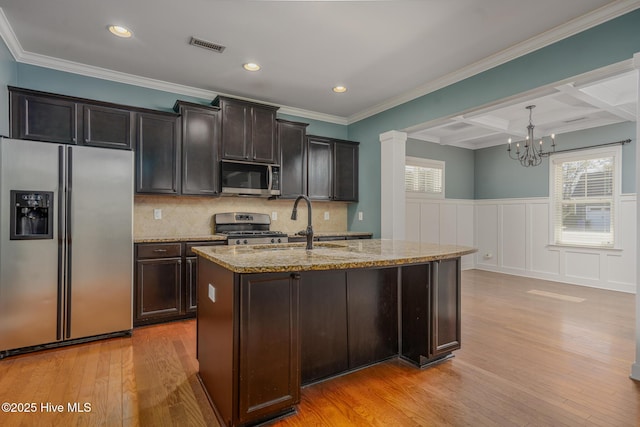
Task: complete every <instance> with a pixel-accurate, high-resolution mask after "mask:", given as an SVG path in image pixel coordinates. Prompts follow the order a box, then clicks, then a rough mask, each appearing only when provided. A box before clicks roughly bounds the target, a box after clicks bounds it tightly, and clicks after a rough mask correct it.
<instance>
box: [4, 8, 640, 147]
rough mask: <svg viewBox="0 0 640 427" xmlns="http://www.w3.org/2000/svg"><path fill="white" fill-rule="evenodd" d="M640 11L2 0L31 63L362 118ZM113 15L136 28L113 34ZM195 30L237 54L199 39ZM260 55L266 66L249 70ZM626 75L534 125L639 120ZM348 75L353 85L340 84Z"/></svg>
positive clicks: (447, 138) (476, 129) (463, 132)
mask: <svg viewBox="0 0 640 427" xmlns="http://www.w3.org/2000/svg"><path fill="white" fill-rule="evenodd" d="M638 7H640V1H638V0H617V1H611V0H562V1H557V0H535V1H532V0H425V1H418V0H414V1H409V0H405V1H244V0H226V1H220V0H134V1H132V0H104V1H99V0H55V1H51V0H0V8H1V11H0V12H3V13H4V16H3V14H2V13H0V34H1V35H2V37H3V39H4V40H5V42H6V44H7V45H8V46H9V49H10V50H11V52H12V53H13V55H14V56H15V57H16V59H17V60H18V61H20V62H24V63H30V64H35V65H43V66H47V67H50V68H55V69H62V70H65V71H71V72H77V73H81V74H86V75H93V76H98V77H102V78H108V79H112V80H117V81H124V82H135V83H136V84H140V85H143V86H148V87H154V88H162V89H166V90H169V91H173V92H176V93H183V94H191V95H195V96H202V97H205V98H207V97H209V96H210V97H213V96H215V94H218V93H221V94H226V95H231V96H237V97H245V98H250V99H256V100H260V101H262V102H267V103H273V104H276V105H280V106H283V110H284V111H285V112H291V113H295V112H298V113H299V115H301V116H303V117H313V115H314V114H316V115H317V117H318V118H321V117H324V118H326V119H328V120H329V121H335V122H337V123H350V122H353V121H355V120H358V119H360V118H363V117H366V116H368V115H371V114H373V113H375V112H379V111H382V110H383V109H385V108H389V107H391V106H393V105H397V104H399V103H402V102H405V101H407V100H409V99H412V98H415V97H417V96H420V95H422V94H425V93H428V92H429V91H432V90H434V89H437V88H439V87H442V86H444V85H447V84H450V83H453V82H454V81H457V80H460V79H462V78H465V77H468V76H470V75H472V74H474V73H477V72H480V71H483V70H486V69H488V68H490V67H493V66H495V65H498V64H500V63H502V62H505V61H508V60H510V59H512V58H514V57H516V56H520V55H523V54H525V53H527V52H530V51H532V50H535V49H537V48H540V47H542V46H544V45H547V44H549V43H552V42H554V41H556V40H559V39H561V38H563V37H567V36H569V35H571V34H574V33H577V32H579V31H582V30H584V29H586V28H589V27H591V26H594V25H597V24H599V23H601V22H604V21H606V20H609V19H612V18H613V17H615V16H619V15H621V14H624V13H627V12H629V11H631V10H634V9H637V8H638ZM110 24H119V25H125V26H127V27H129V28H130V29H131V30H132V31H133V33H134V37H133V38H131V39H127V40H125V39H119V38H116V37H114V36H112V35H111V34H109V32H108V31H107V29H106V28H107V26H108V25H110ZM191 36H195V37H198V38H201V39H204V40H207V41H211V42H214V43H218V44H221V45H224V46H226V50H225V51H224V52H223V53H221V54H220V53H214V52H210V51H207V50H205V49H202V48H198V47H195V46H191V45H189V40H190V38H191ZM248 61H252V62H258V63H259V64H260V65H261V66H262V70H260V71H258V72H256V73H248V72H246V71H244V70H243V69H242V68H241V65H242V64H243V63H245V62H248ZM629 80H631V79H629ZM626 83H627V80H626V79H623V81H621V82H610V83H606V84H605V83H603V84H601V85H596V86H594V87H591V88H577V90H578V92H580V93H579V94H577V95H578V96H577V97H575V95H572V94H571V92H574V89H572V88H566V91H562V90H561V92H562V93H560V94H557V96H552V97H548V98H544V99H541V100H536V104H538V105H539V108H538V109H536V111H534V122H535V121H538V123H539V126H540V127H545V126H548V127H549V128H554V129H555V128H559V126H560V124H559V122H558V123H552V122H551V121H548V120H547V119H545V116H554V117H555V118H560V117H561V116H562V117H565V119H570V118H571V117H573V118H576V117H577V116H581V115H587V114H588V115H589V117H594V118H597V120H600V121H601V122H602V123H606V122H608V121H611V120H615V118H616V117H618V119H619V118H620V117H621V116H622V118H625V117H626V118H628V117H629V114H630V113H632V112H633V111H635V110H633V108H635V107H632V106H630V105H628V103H626V104H624V105H620V104H619V103H618V102H619V101H616V100H611V99H609V98H607V96H610V95H611V94H613V95H616V94H617V95H620V92H621V90H620V89H619V88H620V85H623V84H626ZM338 84H340V85H345V86H347V87H348V91H347V92H346V93H343V94H335V93H333V92H332V91H331V88H332V87H333V86H335V85H338ZM603 92H607V93H604V94H603ZM622 92H624V91H622ZM576 99H579V100H580V101H581V102H579V103H577V102H576V101H575V100H576ZM585 99H586V103H585ZM620 102H622V101H620ZM602 103H605V104H602ZM574 104H578V105H574ZM607 105H614V106H615V108H613V109H610V108H609V107H608V106H607ZM547 107H548V108H547ZM551 108H552V109H553V111H549V109H551ZM519 109H521V110H522V111H519ZM560 110H561V111H562V113H560ZM594 110H599V111H594ZM525 118H526V111H525V110H524V106H520V105H517V106H510V107H509V108H507V109H505V110H504V111H502V110H499V111H494V112H492V113H491V114H485V115H479V116H472V115H471V116H468V117H462V118H460V119H451V122H450V123H446V124H444V125H443V126H438V127H437V128H433V129H428V130H426V129H424V127H423V128H422V129H417V130H420V131H421V132H419V133H415V134H413V135H412V136H414V137H417V138H424V139H427V140H438V141H439V142H441V143H451V144H454V145H455V144H462V145H464V144H465V143H468V144H467V145H470V146H474V147H477V146H478V145H479V144H482V143H486V141H487V138H489V136H488V134H487V131H486V129H487V128H489V130H491V129H494V130H493V131H492V132H494V133H493V135H491V138H495V137H497V134H496V133H495V129H496V127H497V129H498V130H499V131H500V132H501V133H504V134H505V135H506V134H514V135H517V133H518V132H519V131H520V130H521V129H520V128H522V127H523V123H524V122H525V121H526V120H525ZM480 121H481V122H483V124H482V125H479V124H478V123H479V122H480ZM505 121H506V122H505ZM565 121H567V120H565ZM487 122H490V123H491V124H490V125H487ZM469 123H471V126H470V127H464V126H463V125H468V124H469ZM496 123H497V124H496ZM440 125H442V123H440ZM456 126H460V129H458V130H456V129H455V128H456ZM472 129H473V132H472ZM467 133H469V134H471V133H475V135H467ZM482 133H484V135H482ZM471 136H473V139H469V138H470V137H471ZM500 136H502V135H500ZM465 138H466V139H465ZM483 138H484V139H483ZM471 141H474V142H471Z"/></svg>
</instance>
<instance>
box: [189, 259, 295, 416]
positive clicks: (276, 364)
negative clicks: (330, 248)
mask: <svg viewBox="0 0 640 427" xmlns="http://www.w3.org/2000/svg"><path fill="white" fill-rule="evenodd" d="M198 277H199V279H198V293H199V295H201V298H200V300H199V306H198V362H199V375H200V379H201V381H202V383H203V385H204V386H205V390H206V391H207V393H208V395H209V398H210V399H211V401H212V402H213V403H214V406H215V408H216V414H217V416H218V417H219V418H220V420H221V421H222V422H223V423H224V424H225V425H227V426H238V425H253V424H254V423H259V422H261V421H263V420H266V419H270V418H273V417H275V416H278V415H280V414H286V413H288V412H293V411H294V405H296V404H297V403H298V402H299V401H300V345H299V338H298V337H299V322H298V318H299V302H298V301H299V294H298V292H299V284H300V279H299V275H298V274H296V273H265V274H236V273H232V272H230V271H229V270H226V269H224V268H223V267H220V266H218V265H216V264H214V263H212V262H209V261H207V260H205V259H203V258H199V262H198Z"/></svg>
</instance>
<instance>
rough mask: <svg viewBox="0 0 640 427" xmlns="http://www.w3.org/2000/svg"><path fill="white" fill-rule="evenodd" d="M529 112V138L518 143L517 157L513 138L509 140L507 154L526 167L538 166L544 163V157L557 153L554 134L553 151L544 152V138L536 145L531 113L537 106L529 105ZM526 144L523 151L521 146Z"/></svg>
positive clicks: (552, 140) (552, 139) (552, 135)
mask: <svg viewBox="0 0 640 427" xmlns="http://www.w3.org/2000/svg"><path fill="white" fill-rule="evenodd" d="M526 108H527V109H528V110H529V126H527V138H526V139H525V140H524V141H521V142H517V143H516V152H515V156H514V155H513V153H512V151H511V138H509V144H508V145H507V153H509V157H510V158H512V159H513V160H518V161H520V164H521V165H522V166H524V167H529V166H538V165H539V164H541V163H542V158H543V157H548V156H549V154H551V153H553V152H555V151H556V137H555V135H554V134H551V151H544V149H543V147H542V138H541V139H540V141H539V143H538V144H536V143H535V142H534V139H533V128H534V126H533V123H532V122H531V113H532V111H533V109H534V108H536V106H535V105H527V107H526ZM522 142H524V147H523V148H522V150H521V147H520V144H521V143H522Z"/></svg>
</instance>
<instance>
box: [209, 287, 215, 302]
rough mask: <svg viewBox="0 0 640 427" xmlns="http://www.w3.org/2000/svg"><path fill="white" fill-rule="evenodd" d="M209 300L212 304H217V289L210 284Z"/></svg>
mask: <svg viewBox="0 0 640 427" xmlns="http://www.w3.org/2000/svg"><path fill="white" fill-rule="evenodd" d="M208 293H209V299H210V300H211V302H216V288H214V287H213V285H212V284H211V283H209V292H208Z"/></svg>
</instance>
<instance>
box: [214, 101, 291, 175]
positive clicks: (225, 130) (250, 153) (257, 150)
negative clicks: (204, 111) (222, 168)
mask: <svg viewBox="0 0 640 427" xmlns="http://www.w3.org/2000/svg"><path fill="white" fill-rule="evenodd" d="M212 105H214V106H217V107H220V111H221V114H222V141H221V146H222V151H221V153H222V158H223V159H225V160H242V161H251V162H257V163H272V164H275V163H277V161H278V160H279V158H278V157H279V147H278V140H277V138H276V111H277V110H278V107H273V106H270V105H262V104H256V103H253V102H248V101H242V100H239V99H233V98H226V97H223V96H218V97H216V99H214V100H213V103H212Z"/></svg>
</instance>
